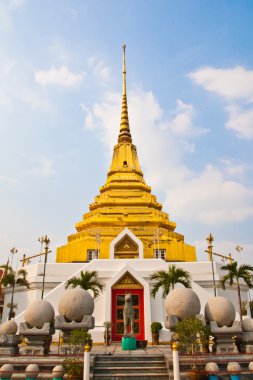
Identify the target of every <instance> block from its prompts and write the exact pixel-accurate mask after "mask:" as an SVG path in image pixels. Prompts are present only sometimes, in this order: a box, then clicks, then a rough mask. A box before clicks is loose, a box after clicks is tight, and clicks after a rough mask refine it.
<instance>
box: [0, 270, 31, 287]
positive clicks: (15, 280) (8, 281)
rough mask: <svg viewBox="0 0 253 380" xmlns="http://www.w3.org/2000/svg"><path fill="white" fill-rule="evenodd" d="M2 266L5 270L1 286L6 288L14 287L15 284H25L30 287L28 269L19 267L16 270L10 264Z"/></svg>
mask: <svg viewBox="0 0 253 380" xmlns="http://www.w3.org/2000/svg"><path fill="white" fill-rule="evenodd" d="M0 268H2V269H3V270H4V273H3V275H2V278H1V281H0V283H1V286H3V287H4V288H6V287H12V286H13V285H19V286H25V287H26V288H30V285H29V282H28V280H27V271H26V270H25V269H19V270H18V271H15V270H14V269H13V268H12V267H11V266H10V265H1V266H0Z"/></svg>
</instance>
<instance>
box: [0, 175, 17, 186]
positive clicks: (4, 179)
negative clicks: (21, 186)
mask: <svg viewBox="0 0 253 380" xmlns="http://www.w3.org/2000/svg"><path fill="white" fill-rule="evenodd" d="M0 181H2V182H5V183H8V184H11V185H16V184H17V183H18V179H17V178H11V177H6V176H4V175H0Z"/></svg>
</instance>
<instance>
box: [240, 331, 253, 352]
mask: <svg viewBox="0 0 253 380" xmlns="http://www.w3.org/2000/svg"><path fill="white" fill-rule="evenodd" d="M240 349H241V352H246V354H252V353H253V332H243V334H242V337H241V340H240Z"/></svg>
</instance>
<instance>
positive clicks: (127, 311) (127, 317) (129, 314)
mask: <svg viewBox="0 0 253 380" xmlns="http://www.w3.org/2000/svg"><path fill="white" fill-rule="evenodd" d="M123 316H124V336H133V335H134V308H133V303H132V294H131V293H126V294H125V306H124V311H123ZM129 324H130V332H129V333H128V326H129Z"/></svg>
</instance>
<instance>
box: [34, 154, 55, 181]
mask: <svg viewBox="0 0 253 380" xmlns="http://www.w3.org/2000/svg"><path fill="white" fill-rule="evenodd" d="M30 174H32V175H38V176H42V177H50V176H52V175H54V174H55V170H54V162H53V160H52V159H50V158H46V157H43V158H41V159H40V160H39V162H38V164H37V167H36V168H34V169H33V170H32V171H31V172H30Z"/></svg>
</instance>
